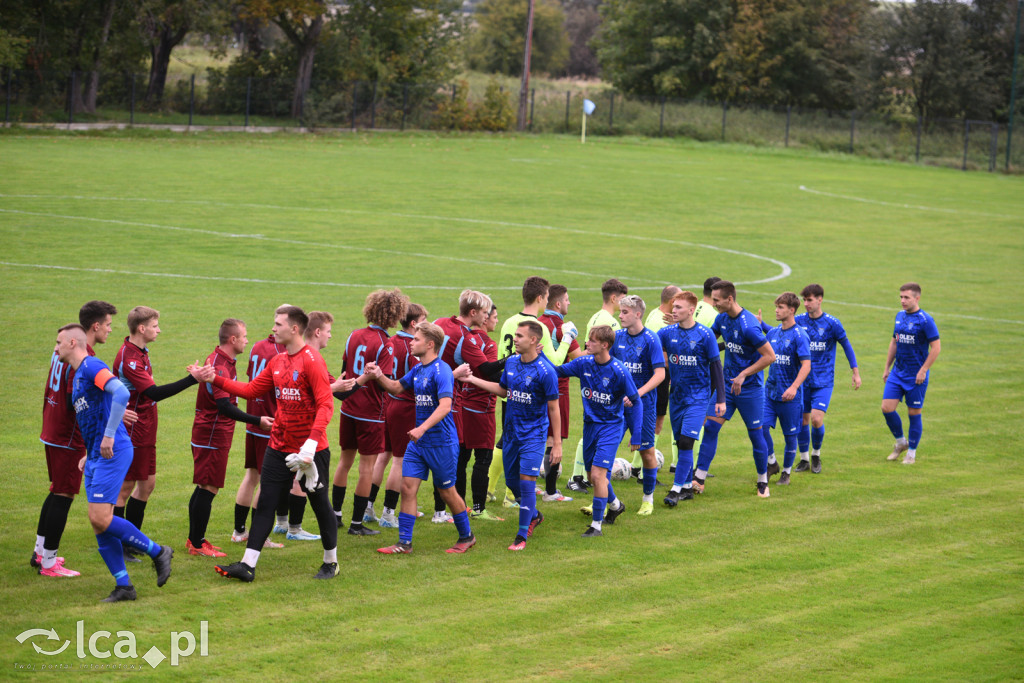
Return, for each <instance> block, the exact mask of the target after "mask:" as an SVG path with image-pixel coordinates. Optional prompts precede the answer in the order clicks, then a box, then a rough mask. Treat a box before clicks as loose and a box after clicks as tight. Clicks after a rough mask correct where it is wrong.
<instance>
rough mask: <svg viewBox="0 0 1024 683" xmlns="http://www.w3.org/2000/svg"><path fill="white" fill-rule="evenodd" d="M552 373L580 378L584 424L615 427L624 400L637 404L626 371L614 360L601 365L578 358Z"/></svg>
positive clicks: (621, 412)
mask: <svg viewBox="0 0 1024 683" xmlns="http://www.w3.org/2000/svg"><path fill="white" fill-rule="evenodd" d="M555 372H557V373H558V376H559V377H579V379H580V394H581V395H582V396H583V421H584V422H596V423H602V424H616V423H618V422H621V421H622V419H623V411H624V406H623V404H622V399H623V398H629V400H630V401H631V402H632V403H633V404H634V405H637V404H639V403H640V394H638V393H637V391H636V385H635V384H634V383H633V379H632V377H630V375H629V371H628V370H626V367H625V366H624V365H623V364H622V363H621V362H620V361H618V360H616V359H615V358H612V359H610V360H609V361H608V362H607V363H605V364H604V365H601V364H600V363H598V362H597V361H596V360H595V359H594V357H593V356H580V357H579V358H576V359H574V360H571V361H569V362H568V363H565V364H564V365H559V366H558V367H556V368H555ZM637 414H638V415H639V414H640V411H637ZM637 436H638V437H639V434H637Z"/></svg>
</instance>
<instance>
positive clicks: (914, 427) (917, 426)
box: [907, 415, 924, 448]
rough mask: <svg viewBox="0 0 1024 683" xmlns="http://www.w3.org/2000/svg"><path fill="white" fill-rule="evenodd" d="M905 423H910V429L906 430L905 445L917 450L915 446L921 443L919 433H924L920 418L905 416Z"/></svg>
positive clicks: (918, 416) (917, 416)
mask: <svg viewBox="0 0 1024 683" xmlns="http://www.w3.org/2000/svg"><path fill="white" fill-rule="evenodd" d="M907 422H909V423H910V429H908V430H907V444H908V445H909V446H910V447H911V448H917V444H919V443H921V432H923V431H924V425H922V424H921V416H920V415H907Z"/></svg>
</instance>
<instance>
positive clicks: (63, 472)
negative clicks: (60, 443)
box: [32, 446, 85, 577]
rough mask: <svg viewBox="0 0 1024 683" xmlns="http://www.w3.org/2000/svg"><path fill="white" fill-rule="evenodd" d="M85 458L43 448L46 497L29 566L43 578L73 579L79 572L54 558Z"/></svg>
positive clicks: (68, 451)
mask: <svg viewBox="0 0 1024 683" xmlns="http://www.w3.org/2000/svg"><path fill="white" fill-rule="evenodd" d="M83 457H85V450H84V449H70V448H58V447H56V446H46V466H47V470H48V471H49V472H50V494H49V495H48V496H47V498H46V501H45V502H44V503H43V508H42V510H41V511H40V513H39V527H38V528H37V530H36V551H34V552H33V554H32V560H33V566H36V567H38V569H39V573H40V574H42V575H44V576H60V577H74V576H79V572H76V571H75V570H73V569H68V568H67V567H66V566H64V558H62V557H58V555H57V551H58V550H59V548H60V541H61V539H62V538H63V536H64V529H65V528H66V527H67V523H68V513H69V511H70V510H71V503H72V502H74V500H75V496H76V495H78V493H80V492H81V490H82V470H80V469H79V467H78V464H79V462H81V460H82V458H83Z"/></svg>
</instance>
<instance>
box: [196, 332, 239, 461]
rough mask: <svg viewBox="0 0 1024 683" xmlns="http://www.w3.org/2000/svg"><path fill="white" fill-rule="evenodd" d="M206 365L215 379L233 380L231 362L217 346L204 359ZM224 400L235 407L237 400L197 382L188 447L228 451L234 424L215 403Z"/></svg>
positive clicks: (221, 391)
mask: <svg viewBox="0 0 1024 683" xmlns="http://www.w3.org/2000/svg"><path fill="white" fill-rule="evenodd" d="M206 365H212V366H213V369H214V371H215V372H216V373H217V375H218V376H219V377H226V378H228V379H235V377H236V376H237V374H236V372H235V359H234V358H231V357H230V356H228V355H227V354H226V353H224V352H223V351H221V349H220V347H219V346H218V347H217V348H216V349H214V350H213V353H211V354H210V355H209V356H207V357H206ZM222 398H226V399H228V400H230V401H231V405H234V406H237V405H238V399H237V398H235V397H234V396H232V395H231V394H229V393H228V392H226V391H224V390H223V389H218V388H217V387H215V386H213V385H212V384H207V383H205V382H201V383H200V384H199V393H198V394H197V395H196V416H195V418H194V419H193V420H192V445H193V446H198V447H199V448H223V449H225V450H227V449H230V448H231V439H232V437H234V435H235V421H234V420H232V419H231V418H230V417H227V416H225V415H221V413H220V411H219V410H218V409H217V401H218V400H220V399H222Z"/></svg>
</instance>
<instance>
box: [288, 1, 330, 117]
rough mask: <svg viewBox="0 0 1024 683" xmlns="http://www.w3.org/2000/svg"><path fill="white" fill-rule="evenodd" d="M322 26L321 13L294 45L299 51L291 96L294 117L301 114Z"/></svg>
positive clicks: (322, 18) (310, 79)
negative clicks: (297, 66) (300, 40)
mask: <svg viewBox="0 0 1024 683" xmlns="http://www.w3.org/2000/svg"><path fill="white" fill-rule="evenodd" d="M323 26H324V17H323V15H322V14H321V15H319V16H317V17H316V19H314V20H313V22H312V23H311V24H310V25H309V27H308V28H307V29H306V31H305V33H304V34H303V35H302V42H301V43H299V44H298V45H296V47H297V48H298V51H299V68H298V73H297V74H296V76H295V94H294V95H293V97H292V117H293V118H296V119H297V118H300V117H301V116H302V104H303V102H304V101H305V99H306V93H308V92H309V86H310V83H311V82H312V80H313V58H314V57H315V56H316V44H317V42H318V41H319V39H320V31H321V30H322V29H323Z"/></svg>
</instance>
